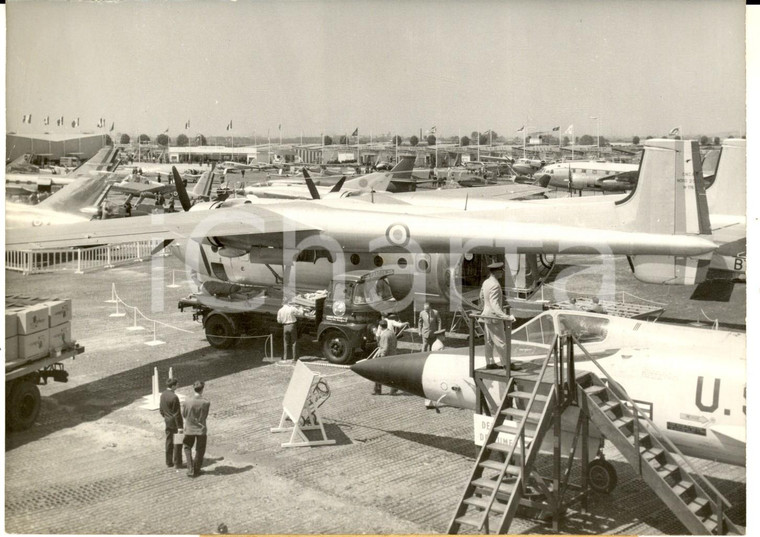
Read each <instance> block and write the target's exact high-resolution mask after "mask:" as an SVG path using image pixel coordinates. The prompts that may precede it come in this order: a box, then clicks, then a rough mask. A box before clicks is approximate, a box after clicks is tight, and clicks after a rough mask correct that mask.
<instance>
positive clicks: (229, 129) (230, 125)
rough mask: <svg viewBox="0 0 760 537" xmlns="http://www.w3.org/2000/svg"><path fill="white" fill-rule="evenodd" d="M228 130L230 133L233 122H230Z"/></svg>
mask: <svg viewBox="0 0 760 537" xmlns="http://www.w3.org/2000/svg"><path fill="white" fill-rule="evenodd" d="M227 130H228V131H231V130H232V120H230V122H229V123H228V124H227Z"/></svg>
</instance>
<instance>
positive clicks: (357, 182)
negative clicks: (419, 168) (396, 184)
mask: <svg viewBox="0 0 760 537" xmlns="http://www.w3.org/2000/svg"><path fill="white" fill-rule="evenodd" d="M415 158H416V157H415V156H414V155H407V156H403V157H401V160H399V162H398V164H396V165H395V166H394V167H393V169H392V170H391V171H389V172H374V173H370V174H369V175H363V176H361V177H357V178H356V179H351V180H350V181H346V183H345V185H344V190H358V191H360V192H369V191H371V190H374V191H376V192H381V191H384V190H388V187H389V185H390V184H391V182H393V181H394V180H396V179H402V180H404V179H405V180H409V179H411V177H412V170H413V169H414V160H415Z"/></svg>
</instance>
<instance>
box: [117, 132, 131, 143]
mask: <svg viewBox="0 0 760 537" xmlns="http://www.w3.org/2000/svg"><path fill="white" fill-rule="evenodd" d="M129 140H130V138H129V134H122V135H121V137H120V138H119V143H120V144H128V143H129Z"/></svg>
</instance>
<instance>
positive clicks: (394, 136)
mask: <svg viewBox="0 0 760 537" xmlns="http://www.w3.org/2000/svg"><path fill="white" fill-rule="evenodd" d="M393 141H395V142H396V162H394V164H398V134H395V135H393Z"/></svg>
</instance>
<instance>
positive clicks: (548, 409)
mask: <svg viewBox="0 0 760 537" xmlns="http://www.w3.org/2000/svg"><path fill="white" fill-rule="evenodd" d="M574 346H577V347H578V348H580V349H581V350H582V352H583V353H584V354H585V356H586V359H588V360H590V361H592V362H593V363H594V364H595V365H596V366H597V367H598V368H599V370H600V371H601V372H602V374H603V376H604V377H606V381H602V380H601V379H600V378H599V377H598V376H597V375H595V374H594V373H591V372H585V371H584V372H579V373H578V374H577V376H576V373H575V368H574ZM550 348H551V350H550V351H549V353H548V354H547V356H546V357H545V359H544V360H543V363H542V365H541V369H540V372H539V373H538V374H531V373H528V372H513V373H512V375H511V376H510V377H509V379H508V380H507V384H506V386H507V388H506V392H505V395H504V398H503V399H502V400H501V401H500V403H499V404H498V406H497V408H496V411H495V412H494V413H493V418H494V419H493V424H492V426H491V428H490V429H489V431H488V435H487V437H486V439H485V442H484V443H483V446H482V448H481V450H480V452H479V454H478V457H477V459H476V461H475V466H474V468H473V471H472V473H471V475H470V478H469V480H468V481H467V485H466V487H465V490H464V493H463V494H462V496H461V498H460V501H459V503H458V505H457V508H456V511H455V513H454V516H453V518H452V520H451V523H450V524H449V528H448V532H447V533H449V534H459V533H482V534H503V533H507V532H508V531H509V527H510V525H511V522H512V519H513V517H514V516H515V514H516V512H517V508H518V506H519V505H524V506H529V507H537V508H539V509H542V510H543V511H550V512H552V513H553V515H554V517H555V520H554V524H555V526H554V527H555V530H556V529H558V520H557V519H558V518H559V517H560V516H561V513H562V512H563V511H564V509H565V506H566V505H567V503H568V502H564V505H563V495H564V491H563V490H562V489H563V487H562V482H561V481H560V480H558V479H556V476H557V475H559V466H560V453H559V450H558V448H557V445H558V439H557V438H556V436H559V435H560V434H561V419H562V418H561V417H562V412H563V410H564V409H565V408H567V407H568V406H569V405H577V406H578V407H580V410H581V413H582V415H584V416H585V417H586V418H587V421H588V422H590V423H593V424H594V425H595V426H596V427H597V428H598V429H599V431H600V432H601V433H602V434H603V435H604V437H605V438H606V439H607V440H609V441H610V442H612V444H613V445H614V446H615V447H616V448H617V450H618V451H619V452H620V453H621V454H622V456H623V457H625V459H626V460H627V461H628V462H629V463H630V464H631V465H632V466H633V467H634V469H636V470H637V472H638V474H639V475H640V476H641V478H642V479H643V480H644V482H646V483H647V485H648V486H649V487H650V488H651V489H652V490H653V491H654V492H655V493H656V494H657V495H658V497H659V498H660V499H662V500H663V502H664V503H665V504H666V505H667V506H668V508H669V509H670V510H671V511H672V512H673V513H674V514H675V515H676V517H677V518H678V520H680V521H681V523H682V524H683V525H684V526H685V527H686V528H687V529H688V531H689V532H690V533H692V534H695V535H724V534H734V535H740V534H741V531H740V529H739V528H738V527H737V526H736V525H735V524H734V523H733V522H732V521H731V520H730V519H729V518H728V517H727V516H726V514H725V511H726V509H727V508H730V507H731V504H730V503H729V502H728V500H727V499H726V498H725V497H723V495H721V494H720V492H719V491H718V490H717V489H716V488H715V487H714V486H713V485H712V484H711V483H710V482H709V481H707V479H706V478H704V476H702V475H701V474H700V473H699V472H698V471H697V470H696V469H695V468H694V467H693V466H692V465H691V463H690V462H689V461H688V459H686V457H684V456H683V454H682V453H681V452H680V451H679V450H678V448H677V447H676V446H675V445H674V444H673V443H672V442H671V441H670V440H669V439H668V438H667V437H666V436H665V435H663V434H662V432H661V431H660V430H659V429H658V428H657V427H656V426H655V424H654V423H653V422H652V421H651V420H650V419H649V418H648V417H647V416H646V414H645V413H643V412H642V411H641V409H640V408H638V407H637V405H636V403H635V402H634V401H633V400H631V399H630V398H629V397H628V396H627V394H626V393H625V390H623V389H622V387H621V386H620V385H618V384H617V383H616V382H615V381H614V380H613V379H612V377H611V376H610V375H609V374H607V372H606V371H605V370H604V368H603V367H602V366H601V365H600V364H599V363H598V361H597V360H596V359H595V358H594V357H593V356H591V355H590V354H589V353H588V352H587V351H586V349H585V348H584V347H583V345H582V344H581V343H580V342H579V341H578V339H577V338H576V336H574V335H570V334H567V335H564V336H560V337H558V336H555V337H554V341H553V343H552V345H551V347H550ZM563 349H566V350H564V352H563ZM552 359H553V364H552V365H553V367H551V368H550V370H551V371H553V373H554V374H553V375H547V372H548V371H547V366H548V365H549V364H550V361H552ZM563 362H566V363H563ZM563 370H564V371H565V372H566V374H565V372H563ZM534 371H535V370H534ZM552 376H553V377H554V378H553V379H551V378H547V377H552ZM505 378H506V377H505ZM530 386H532V390H531V391H527V390H528V389H529V388H526V387H530ZM508 420H511V421H513V423H514V422H515V421H516V420H519V425H518V426H517V428H516V429H515V428H514V427H509V426H505V422H506V421H508ZM552 425H554V427H553V430H554V434H555V441H554V446H555V452H554V457H555V461H554V466H555V470H557V472H556V475H555V480H553V481H552V480H549V479H546V478H544V477H542V476H540V475H539V474H538V472H537V471H536V470H535V469H534V467H533V466H534V462H535V460H536V456H537V455H538V452H539V449H540V447H541V444H542V442H543V440H544V437H545V436H546V433H547V432H549V430H550V429H551V428H552ZM584 430H585V431H586V433H587V428H586V429H584ZM499 433H509V434H511V435H513V437H512V442H511V444H508V443H500V442H498V441H497V439H498V436H499ZM577 436H578V430H576V437H577ZM574 446H575V442H574ZM574 452H575V447H573V451H572V452H571V454H570V457H569V458H570V461H569V463H568V469H567V474H566V476H567V477H569V475H570V468H571V466H572V459H573V457H574ZM582 458H583V456H582ZM582 465H583V469H584V485H583V487H582V488H583V489H584V490H583V492H582V494H581V495H579V496H577V497H576V498H575V499H577V498H583V500H584V502H585V498H586V495H587V490H586V488H587V480H586V479H585V471H586V468H587V464H586V461H583V462H582ZM566 487H567V481H566V482H565V488H566ZM708 491H709V492H708ZM526 496H529V497H530V499H526Z"/></svg>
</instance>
